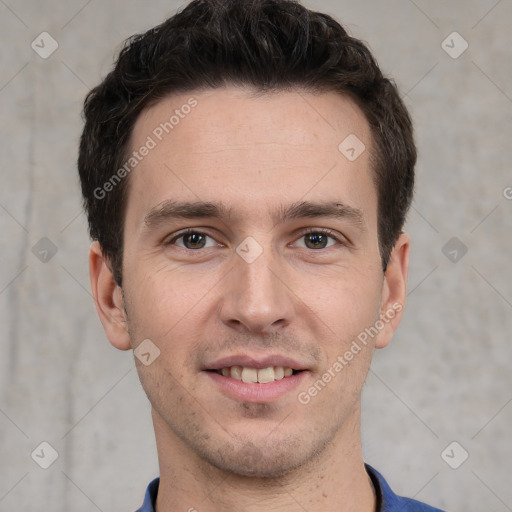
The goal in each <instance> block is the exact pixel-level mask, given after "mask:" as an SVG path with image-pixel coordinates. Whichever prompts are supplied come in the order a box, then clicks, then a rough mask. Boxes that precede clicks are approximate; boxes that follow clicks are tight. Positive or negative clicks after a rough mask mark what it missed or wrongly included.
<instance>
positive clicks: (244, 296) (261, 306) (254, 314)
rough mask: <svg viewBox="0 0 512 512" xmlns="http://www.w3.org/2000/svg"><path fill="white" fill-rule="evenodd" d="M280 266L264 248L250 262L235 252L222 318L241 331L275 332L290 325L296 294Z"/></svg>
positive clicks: (224, 321)
mask: <svg viewBox="0 0 512 512" xmlns="http://www.w3.org/2000/svg"><path fill="white" fill-rule="evenodd" d="M279 269H280V265H279V263H278V262H277V261H276V259H275V258H273V256H272V255H269V254H268V252H266V251H264V252H263V254H261V255H260V256H259V257H258V258H257V259H256V260H255V261H252V262H251V263H249V262H247V261H245V260H244V259H243V258H241V257H239V256H238V255H236V261H235V265H234V268H233V269H232V270H231V272H230V273H229V275H228V276H226V279H227V283H226V284H227V285H226V287H225V289H224V290H223V291H224V292H225V293H224V296H223V300H222V306H221V308H220V315H221V321H222V322H223V323H224V324H225V325H227V326H228V327H230V328H231V329H235V330H237V331H238V332H240V333H258V334H272V333H275V332H276V331H279V330H281V329H283V328H285V327H287V326H289V325H290V323H291V322H292V318H293V315H294V312H295V307H294V295H293V292H292V291H291V289H290V288H289V287H288V286H287V284H286V282H285V278H284V276H283V272H282V271H280V270H279Z"/></svg>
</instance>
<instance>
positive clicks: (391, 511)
mask: <svg viewBox="0 0 512 512" xmlns="http://www.w3.org/2000/svg"><path fill="white" fill-rule="evenodd" d="M366 471H368V474H369V475H370V478H371V479H372V482H373V485H374V487H375V492H376V493H377V511H378V512H443V511H442V510H440V509H438V508H433V507H430V506H429V505H425V504H424V503H420V502H419V501H416V500H412V499H410V498H402V497H401V496H397V495H396V494H395V493H394V492H393V491H392V490H391V488H390V487H389V485H388V483H387V482H386V480H385V479H384V477H383V476H382V475H381V474H380V473H379V472H378V471H377V470H375V469H373V468H372V467H371V466H369V465H368V464H366ZM159 483H160V479H159V478H155V479H154V480H153V481H152V482H151V483H150V484H149V486H148V488H147V490H146V495H145V496H144V503H143V504H142V507H141V508H139V509H138V510H137V511H136V512H155V503H156V495H157V494H158V484H159Z"/></svg>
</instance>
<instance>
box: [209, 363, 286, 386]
mask: <svg viewBox="0 0 512 512" xmlns="http://www.w3.org/2000/svg"><path fill="white" fill-rule="evenodd" d="M219 373H221V374H222V375H224V377H231V378H232V379H236V380H241V381H242V382H249V383H256V382H259V383H260V384H266V383H267V382H274V381H275V380H281V379H283V378H284V377H290V376H291V375H292V374H293V369H292V368H285V367H283V366H269V367H268V368H262V369H260V370H258V369H257V368H249V367H247V366H231V368H222V370H221V371H220V372H219Z"/></svg>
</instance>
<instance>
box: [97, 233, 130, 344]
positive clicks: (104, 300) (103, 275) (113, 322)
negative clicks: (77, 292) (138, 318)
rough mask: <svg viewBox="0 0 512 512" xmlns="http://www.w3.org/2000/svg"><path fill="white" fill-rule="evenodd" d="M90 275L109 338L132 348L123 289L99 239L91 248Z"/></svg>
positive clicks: (98, 308) (98, 309)
mask: <svg viewBox="0 0 512 512" xmlns="http://www.w3.org/2000/svg"><path fill="white" fill-rule="evenodd" d="M89 276H90V279H91V288H92V294H93V297H94V302H95V304H96V310H97V311H98V315H99V317H100V320H101V323H102V324H103V329H105V334H106V335H107V338H108V340H109V341H110V343H112V345H113V346H114V347H116V348H118V349H119V350H129V349H131V348H132V347H131V344H130V336H129V334H128V326H127V321H126V320H127V319H126V312H125V308H124V302H123V294H122V290H121V287H120V286H118V285H117V284H116V282H115V281H114V276H113V275H112V271H111V270H110V267H109V264H108V262H107V260H106V259H105V257H104V255H103V251H102V250H101V247H100V244H99V242H97V241H95V242H93V243H92V245H91V248H90V250H89Z"/></svg>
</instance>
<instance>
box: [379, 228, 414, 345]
mask: <svg viewBox="0 0 512 512" xmlns="http://www.w3.org/2000/svg"><path fill="white" fill-rule="evenodd" d="M409 247H410V240H409V236H408V235H407V234H405V233H402V234H400V236H399V237H398V239H397V241H396V243H395V246H394V247H393V251H392V252H391V256H390V258H389V262H388V266H387V269H386V274H385V275H384V284H383V287H382V300H381V313H380V316H381V321H382V323H383V326H384V327H383V329H382V330H381V331H380V332H379V335H378V337H377V340H376V343H375V347H376V348H384V347H386V346H387V345H388V344H389V342H390V341H391V338H392V337H393V334H394V333H395V331H396V330H397V329H398V325H399V324H400V321H401V319H402V315H403V311H404V308H405V300H406V297H407V273H408V270H409Z"/></svg>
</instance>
